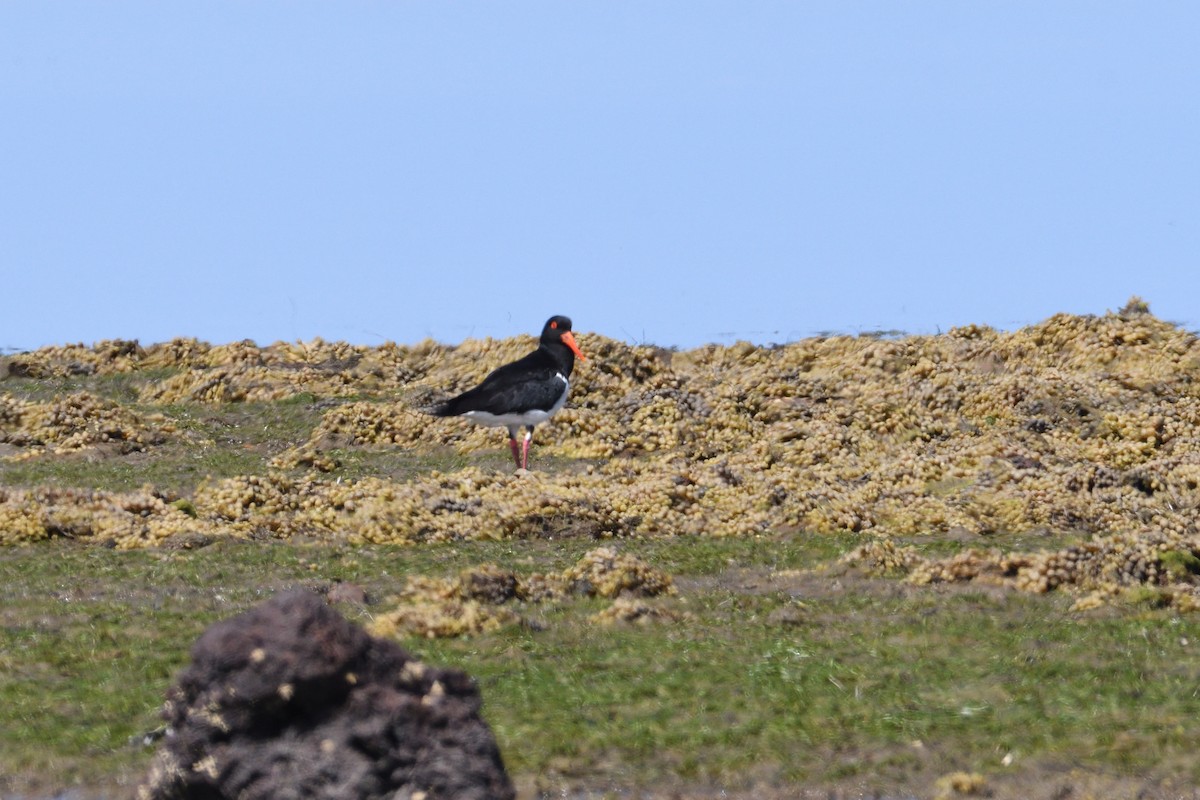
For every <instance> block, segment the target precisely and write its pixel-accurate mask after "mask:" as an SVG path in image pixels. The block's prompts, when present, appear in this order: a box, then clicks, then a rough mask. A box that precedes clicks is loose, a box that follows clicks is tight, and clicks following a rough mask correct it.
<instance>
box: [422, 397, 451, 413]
mask: <svg viewBox="0 0 1200 800" xmlns="http://www.w3.org/2000/svg"><path fill="white" fill-rule="evenodd" d="M421 410H422V411H424V412H425V413H426V414H428V415H429V416H431V417H453V416H457V414H458V412H457V411H455V410H454V400H453V399H450V400H442V401H440V402H437V403H433V404H432V405H427V406H425V407H423V408H422V409H421Z"/></svg>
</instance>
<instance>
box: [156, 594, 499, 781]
mask: <svg viewBox="0 0 1200 800" xmlns="http://www.w3.org/2000/svg"><path fill="white" fill-rule="evenodd" d="M481 704H482V700H481V698H480V695H479V691H478V689H477V688H476V686H475V684H474V682H473V681H472V680H471V678H470V677H468V676H467V675H466V673H464V672H461V671H458V670H453V669H438V668H435V667H430V666H426V665H424V664H422V663H421V662H420V661H418V660H417V659H416V658H414V657H413V656H411V655H409V654H408V653H406V652H405V651H404V650H403V649H401V648H400V646H399V645H397V644H395V643H393V642H390V641H386V640H382V639H375V638H373V637H371V636H369V635H368V634H367V633H366V631H364V630H363V629H362V628H360V627H358V626H356V625H353V624H352V623H350V622H349V621H347V620H346V619H345V618H344V617H342V616H341V615H340V614H338V613H337V612H336V611H334V610H333V609H331V608H330V607H329V606H328V605H326V603H325V602H324V601H322V600H321V599H320V598H319V597H318V596H317V595H315V594H313V593H311V592H306V591H294V592H288V593H285V594H281V595H278V596H277V597H275V598H274V599H272V600H270V601H268V602H266V603H263V604H262V605H260V606H258V607H256V608H254V609H251V610H250V611H248V612H246V613H244V614H241V615H239V616H237V617H234V618H232V619H229V620H225V621H223V622H220V623H217V624H215V625H213V626H212V627H211V628H209V629H208V630H207V631H206V632H205V633H204V634H203V635H202V636H201V637H200V639H199V640H198V641H197V642H196V644H195V646H194V647H193V648H192V663H191V665H190V666H188V667H187V668H186V669H185V670H184V671H183V673H182V674H181V675H180V677H179V681H178V683H177V685H176V686H174V687H172V689H171V690H170V691H169V692H168V695H167V704H166V707H165V709H164V712H163V714H164V717H165V718H166V720H167V724H168V726H169V728H170V732H169V733H168V735H167V736H166V738H165V739H164V742H163V745H162V746H161V748H160V749H159V751H158V753H157V754H156V756H155V760H154V763H153V765H152V766H151V769H150V774H149V776H148V778H147V781H146V784H145V785H143V786H142V787H140V788H139V790H138V796H139V798H142V799H143V800H167V799H168V798H177V799H179V800H182V799H184V798H188V799H189V800H190V799H194V800H200V799H201V798H203V800H219V799H220V798H231V799H232V798H245V800H258V799H261V800H267V798H273V799H274V800H301V799H302V798H327V799H328V800H335V798H336V799H337V800H347V799H349V800H358V799H359V798H384V797H387V798H411V799H412V800H418V798H425V799H426V800H436V799H437V798H462V799H463V800H505V799H506V798H513V797H515V792H514V790H513V786H512V783H511V781H510V780H509V778H508V775H507V774H506V773H505V771H504V764H503V762H502V760H501V757H500V751H499V749H498V748H497V746H496V741H495V739H494V738H493V736H492V733H491V730H490V729H489V728H488V727H487V724H486V723H485V722H484V721H483V719H482V718H481V717H480V715H479V710H480V706H481Z"/></svg>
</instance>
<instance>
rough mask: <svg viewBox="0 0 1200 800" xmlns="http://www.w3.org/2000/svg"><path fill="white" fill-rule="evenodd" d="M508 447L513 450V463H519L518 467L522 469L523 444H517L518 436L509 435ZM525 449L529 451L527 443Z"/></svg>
mask: <svg viewBox="0 0 1200 800" xmlns="http://www.w3.org/2000/svg"><path fill="white" fill-rule="evenodd" d="M508 449H510V450H512V454H513V463H514V464H516V465H517V469H521V445H519V444H517V437H516V436H509V437H508ZM525 449H526V452H528V450H529V446H528V445H526V447H525Z"/></svg>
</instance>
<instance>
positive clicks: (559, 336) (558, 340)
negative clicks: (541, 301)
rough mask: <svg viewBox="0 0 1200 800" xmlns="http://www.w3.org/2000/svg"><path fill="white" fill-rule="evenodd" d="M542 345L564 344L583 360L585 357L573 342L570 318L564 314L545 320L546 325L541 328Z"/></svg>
mask: <svg viewBox="0 0 1200 800" xmlns="http://www.w3.org/2000/svg"><path fill="white" fill-rule="evenodd" d="M541 342H542V344H543V345H560V344H561V345H566V346H567V348H568V349H570V351H571V352H572V353H574V354H575V355H577V356H579V358H580V359H581V360H583V361H587V358H586V357H585V356H584V355H583V353H582V352H580V350H579V345H578V344H576V343H575V336H574V335H573V334H572V333H571V318H570V317H564V316H561V315H560V316H556V317H551V318H550V319H548V320H546V326H545V327H544V328H542V340H541Z"/></svg>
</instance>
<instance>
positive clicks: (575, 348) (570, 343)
mask: <svg viewBox="0 0 1200 800" xmlns="http://www.w3.org/2000/svg"><path fill="white" fill-rule="evenodd" d="M562 341H563V344H565V345H566V346H567V347H569V348H571V352H572V353H574V354H575V356H576V357H577V358H578V359H579V360H580V361H587V356H585V355H584V354H583V353H582V352H580V350H579V345H577V344H575V337H574V336H572V335H571V332H570V331H566V332H564V333H563V335H562Z"/></svg>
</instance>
